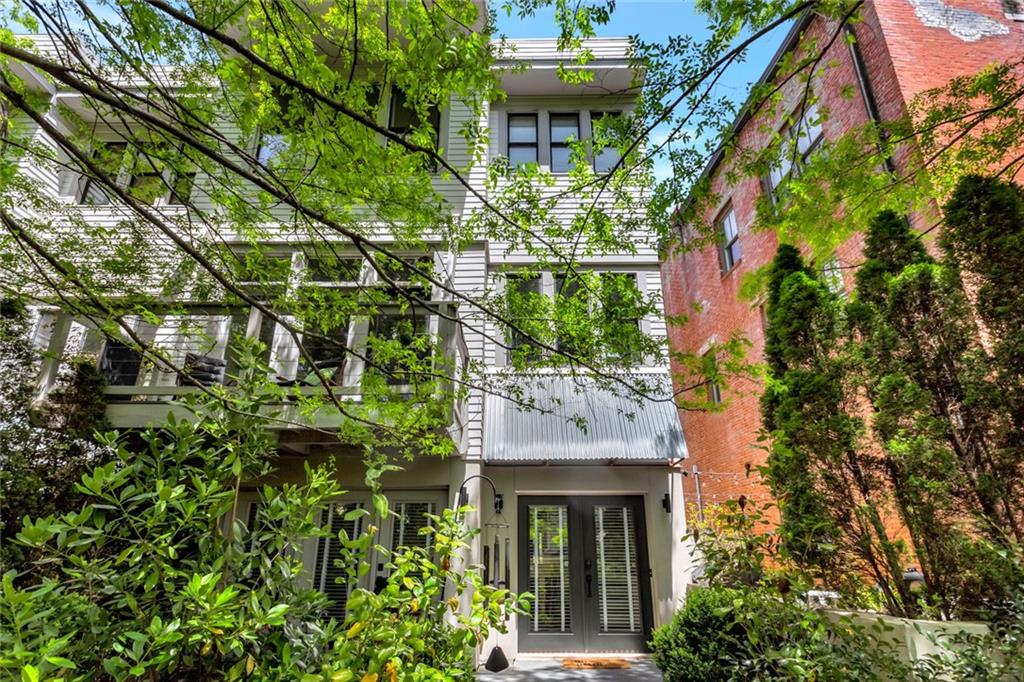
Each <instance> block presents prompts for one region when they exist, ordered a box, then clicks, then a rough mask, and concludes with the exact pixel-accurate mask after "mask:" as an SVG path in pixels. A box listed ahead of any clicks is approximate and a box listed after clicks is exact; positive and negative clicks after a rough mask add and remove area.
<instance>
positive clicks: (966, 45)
mask: <svg viewBox="0 0 1024 682" xmlns="http://www.w3.org/2000/svg"><path fill="white" fill-rule="evenodd" d="M948 1H949V4H950V5H951V6H953V7H957V8H962V9H973V10H976V11H978V12H984V13H985V14H986V15H988V16H989V17H991V18H993V19H998V20H1000V21H1001V22H1002V23H1003V24H1005V25H1006V26H1007V27H1008V28H1009V31H1008V33H1007V34H1006V35H1002V36H995V37H988V38H982V39H980V40H977V41H975V42H965V41H963V40H961V39H960V38H958V37H956V36H954V35H952V34H951V33H950V32H949V31H948V30H945V29H943V28H929V27H927V26H925V25H923V24H922V23H921V20H920V19H919V18H918V17H917V14H916V13H915V9H914V7H913V6H912V5H911V4H910V0H884V1H882V2H877V3H876V2H872V1H870V0H869V2H867V3H866V5H865V8H864V14H863V21H862V22H860V23H858V24H856V25H855V27H854V30H855V32H856V35H857V39H858V44H859V47H860V50H861V52H862V54H863V57H864V60H865V63H866V67H867V71H868V76H869V78H870V81H871V85H872V87H873V90H874V95H875V99H876V103H877V106H878V109H879V113H880V115H881V117H882V119H883V120H890V119H893V118H897V117H899V116H901V115H902V114H903V113H904V112H905V106H906V102H907V101H908V98H910V97H912V96H913V95H914V94H916V93H918V92H920V91H922V90H924V89H927V88H932V87H938V86H941V85H943V84H945V83H947V82H948V81H949V80H950V79H951V78H953V77H955V76H957V75H960V74H964V73H970V72H973V71H977V70H978V69H980V68H982V67H983V66H985V65H986V64H989V63H991V62H993V61H995V60H997V59H1003V60H1005V59H1007V58H1009V57H1010V56H1011V55H1017V56H1024V47H1022V43H1021V41H1022V40H1024V24H1022V23H1019V22H1018V23H1014V22H1012V21H1010V20H1009V19H1007V18H1006V17H1005V16H1003V12H1002V0H948ZM836 29H837V25H836V24H835V23H834V22H826V21H824V20H823V19H821V18H815V19H813V20H812V22H811V24H810V25H809V26H808V28H807V32H808V33H809V34H811V35H813V36H815V37H816V38H817V44H818V45H822V46H823V45H825V44H826V43H827V42H828V40H829V39H830V38H831V37H832V35H833V32H834V31H835V30H836ZM821 63H822V64H823V65H827V66H826V67H825V69H824V72H823V73H822V75H821V76H820V78H818V79H817V80H816V81H815V84H814V88H815V92H816V94H817V95H818V96H819V97H820V103H819V108H822V109H827V110H828V111H829V119H828V120H827V121H826V122H825V124H824V135H825V137H826V138H830V139H831V138H835V137H838V136H840V135H842V134H843V133H844V132H845V131H847V130H850V129H851V128H855V127H859V126H861V125H863V124H864V123H866V122H867V120H868V113H867V109H866V106H865V104H864V100H863V99H862V97H861V95H860V89H859V86H858V82H857V77H856V71H855V69H854V63H853V59H852V57H851V55H850V50H849V47H848V45H847V44H846V42H845V41H844V40H843V39H842V38H840V39H839V40H836V41H835V43H834V44H833V45H832V46H831V47H830V48H829V50H828V51H827V53H826V55H825V58H824V59H823V60H822V62H821ZM797 80H798V79H794V81H797ZM802 87H803V86H802V84H801V83H799V82H793V83H790V84H789V86H788V87H787V89H786V90H785V91H784V93H783V99H784V104H783V105H782V107H780V110H781V111H785V112H789V111H791V110H793V109H795V108H796V107H797V106H798V105H799V102H800V100H801V98H802V95H803V92H802ZM851 89H852V91H853V92H855V93H856V95H855V96H854V97H852V98H847V97H844V96H843V95H842V93H843V91H844V90H851ZM760 123H761V122H760V120H759V119H758V117H757V116H756V115H755V117H754V118H753V119H752V120H751V121H749V122H748V123H747V124H746V125H745V126H744V127H743V129H742V130H741V131H740V132H739V137H738V143H739V145H740V146H741V147H745V148H751V149H758V148H760V147H761V145H763V144H764V139H763V134H762V133H760V132H759V131H758V130H757V128H758V127H759V125H760ZM909 153H910V152H909V151H908V152H904V153H903V154H902V156H901V157H897V158H896V159H895V161H896V164H897V166H898V167H901V168H902V167H904V165H905V164H906V163H908V158H907V157H908V154H909ZM726 170H727V169H726V168H721V167H720V168H718V169H716V170H715V171H714V175H713V187H714V190H715V193H716V194H718V195H719V196H720V197H721V201H720V202H719V205H718V206H717V207H716V208H715V209H713V210H711V211H709V212H708V214H707V215H706V216H705V218H706V219H707V220H708V221H709V222H711V221H713V220H715V218H716V217H717V216H718V215H719V214H720V213H721V211H722V210H723V208H724V207H725V206H726V205H727V204H731V206H732V208H733V210H734V211H735V213H736V219H737V224H738V226H739V229H740V238H739V244H740V256H741V260H740V262H739V263H738V264H737V265H736V266H735V267H734V268H733V269H732V270H731V271H729V272H727V273H725V274H723V273H722V272H721V269H720V267H719V261H718V254H717V252H716V249H714V248H712V247H709V248H706V249H704V250H702V251H699V252H692V253H675V254H669V255H667V256H666V258H665V262H664V263H663V265H662V285H663V287H664V291H665V305H666V311H667V313H668V314H669V315H688V316H689V320H688V322H687V323H686V324H685V325H682V326H678V327H670V329H669V341H670V344H671V345H672V347H673V348H675V349H679V350H684V351H690V352H699V351H701V350H702V348H703V347H704V346H705V344H707V343H708V342H709V341H710V340H712V339H717V340H719V341H722V340H725V339H727V338H728V337H729V336H730V335H732V334H733V333H736V332H739V333H741V334H743V335H744V336H745V337H746V338H747V339H749V340H750V341H751V343H752V347H751V348H750V349H749V351H748V354H749V357H750V358H751V359H752V360H754V361H759V360H760V358H761V356H762V353H763V348H764V335H763V329H762V321H761V315H760V312H759V310H758V306H757V305H756V304H751V303H749V302H747V301H741V300H740V299H739V297H738V291H739V286H740V282H741V280H742V277H743V275H744V273H747V272H749V271H751V270H754V269H757V268H759V267H761V266H763V265H765V264H766V263H768V262H769V261H770V260H771V259H772V257H773V256H774V255H775V249H776V247H777V244H778V241H777V239H776V237H775V235H774V233H765V232H754V231H752V230H751V225H752V223H753V221H754V205H755V201H756V199H757V198H758V197H759V196H760V194H761V192H762V191H763V190H762V187H761V184H760V182H759V180H758V179H756V178H747V179H744V180H741V181H740V182H739V183H738V184H736V185H734V186H727V185H726V182H725V179H724V175H725V171H726ZM915 223H916V224H919V225H922V226H923V225H924V224H926V223H928V221H927V220H925V219H923V218H922V219H918V220H915ZM861 248H862V239H861V238H860V237H859V236H858V237H855V238H853V239H851V240H850V241H848V242H847V243H846V244H844V245H843V246H842V247H840V249H838V251H837V256H838V258H839V261H840V265H842V266H844V269H843V275H844V279H845V282H846V285H847V286H848V287H849V286H850V285H851V284H852V275H851V272H852V268H853V267H854V266H855V265H856V264H857V263H858V262H859V261H860V254H861ZM694 306H699V307H700V312H694ZM759 394H760V386H758V385H757V384H756V383H754V382H752V381H739V382H735V385H732V386H730V387H729V388H728V390H726V391H725V397H726V399H727V401H728V406H727V407H726V408H725V410H724V411H722V412H719V413H703V412H691V411H682V412H681V414H680V419H681V421H682V425H683V430H684V432H685V434H686V439H687V445H688V447H689V453H690V458H689V460H688V461H687V462H685V463H684V464H683V467H684V469H685V470H686V471H688V472H690V473H689V475H688V476H687V477H686V478H685V479H684V482H683V488H684V494H685V495H686V499H687V502H688V504H691V505H693V504H696V502H697V494H696V493H697V491H696V477H695V476H694V475H693V472H692V470H693V467H694V466H696V467H697V468H698V469H699V471H700V472H701V474H700V484H701V492H702V498H703V503H704V505H705V506H707V505H709V504H714V503H715V502H721V501H724V500H726V499H729V498H735V497H738V496H739V495H740V494H745V495H746V496H747V497H748V498H753V499H759V500H768V499H770V495H768V493H767V491H766V490H765V489H764V488H763V486H761V485H760V484H759V483H758V477H757V474H756V471H753V469H754V468H756V467H757V466H758V465H760V464H762V463H763V462H764V458H765V452H764V450H763V449H761V445H762V444H759V443H758V442H757V438H758V431H759V429H760V425H761V424H760V410H759V405H758V398H759ZM748 469H750V470H751V475H750V476H749V477H748V475H747V471H748Z"/></svg>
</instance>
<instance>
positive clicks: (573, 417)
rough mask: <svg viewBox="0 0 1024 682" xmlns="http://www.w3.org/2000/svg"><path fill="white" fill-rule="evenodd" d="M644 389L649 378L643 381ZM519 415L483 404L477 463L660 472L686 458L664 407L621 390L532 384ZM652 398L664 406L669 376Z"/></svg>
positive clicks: (491, 398) (577, 383) (496, 398)
mask: <svg viewBox="0 0 1024 682" xmlns="http://www.w3.org/2000/svg"><path fill="white" fill-rule="evenodd" d="M645 378H646V379H647V380H648V382H649V380H650V377H649V376H648V377H645ZM527 382H528V383H527V384H526V386H525V388H524V390H523V401H524V402H529V401H531V400H532V401H533V405H534V406H535V407H536V408H537V409H530V408H524V407H522V406H521V405H520V404H518V403H517V402H515V401H512V400H509V399H507V398H505V397H503V396H500V395H488V396H487V398H486V400H485V403H484V452H483V457H484V461H485V462H487V463H488V464H545V463H550V464H573V463H623V464H643V463H649V464H665V463H667V462H669V461H672V460H679V459H682V458H684V457H686V456H687V451H686V439H685V438H684V436H683V430H682V428H681V427H680V424H679V415H678V412H677V411H676V407H675V404H674V403H673V402H672V401H671V400H642V401H641V402H637V400H636V398H635V397H633V396H630V395H627V393H628V389H627V388H625V387H623V386H618V387H615V388H613V389H612V390H608V389H604V388H599V387H598V386H597V385H595V384H594V383H593V382H587V381H583V380H580V379H573V378H570V377H561V376H559V377H531V378H529V379H528V380H527ZM656 383H657V384H658V386H659V388H658V391H657V393H656V395H657V396H658V397H662V398H667V397H668V396H669V395H670V394H671V393H670V385H671V384H670V383H669V379H668V376H667V375H666V376H664V377H663V378H659V380H658V381H657V382H656Z"/></svg>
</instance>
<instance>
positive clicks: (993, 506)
mask: <svg viewBox="0 0 1024 682" xmlns="http://www.w3.org/2000/svg"><path fill="white" fill-rule="evenodd" d="M864 255H865V262H864V264H863V265H862V267H861V269H860V270H859V271H858V273H857V289H856V292H857V299H856V301H855V302H854V303H851V305H850V311H851V312H850V316H851V318H852V319H854V320H856V327H857V329H858V332H859V337H857V338H856V339H855V341H854V343H853V344H852V345H851V348H854V349H855V352H856V353H857V356H858V361H859V364H860V367H861V372H862V376H863V382H864V385H865V388H866V390H867V393H868V396H869V399H870V400H871V403H872V405H873V408H874V414H873V415H872V425H873V429H874V432H875V434H876V436H877V437H878V439H879V442H880V443H881V445H882V447H883V448H884V450H885V452H886V464H887V467H888V470H889V475H890V477H891V479H892V481H891V482H892V487H893V491H894V495H895V499H896V502H897V506H898V508H899V510H900V515H901V518H902V520H903V522H904V524H905V525H906V527H907V529H908V531H909V533H910V536H911V539H912V540H913V544H914V547H915V552H916V555H917V557H918V559H919V565H920V566H921V568H922V570H923V571H924V573H925V576H926V583H927V585H928V590H929V592H930V594H931V596H932V598H933V599H934V601H935V605H936V607H937V608H939V609H940V610H941V611H942V612H944V613H947V614H948V613H951V612H954V611H971V610H973V609H977V608H980V607H981V606H982V605H983V603H984V602H985V600H986V598H988V597H991V594H992V591H993V589H994V586H995V585H1001V586H1002V587H1003V588H1005V587H1007V583H1006V577H1005V576H1003V577H1002V578H998V577H997V576H994V575H991V574H987V573H986V572H985V571H986V569H989V568H994V567H995V566H997V565H998V564H999V563H1000V561H999V560H998V557H997V556H996V553H995V552H994V551H991V546H990V545H988V544H986V543H985V542H981V541H980V538H987V539H988V542H990V543H995V546H998V545H1002V544H1004V543H1005V542H1006V541H1007V540H1008V539H1009V538H1014V539H1017V540H1018V541H1019V538H1017V534H1018V533H1019V520H1018V517H1019V512H1018V511H1017V510H1016V506H1017V504H1016V502H1015V500H1016V499H1017V495H1016V494H1015V493H1014V492H1013V486H1014V483H1013V481H1014V480H1015V478H1016V472H1015V471H1014V470H1013V468H1012V467H1009V466H1007V464H1008V463H1007V462H1006V461H1005V457H1004V456H1002V455H1001V454H1000V448H999V445H998V441H999V440H1000V438H1001V436H1000V435H999V434H1001V433H1003V432H1005V431H1006V430H1008V429H1009V422H1008V420H1007V415H1006V412H1005V409H1004V407H1003V404H1002V403H1003V400H1002V397H1001V393H1000V391H999V390H998V388H997V386H996V385H995V384H994V383H993V382H992V380H991V363H990V358H989V356H988V354H987V353H986V352H985V351H984V349H983V348H982V346H981V343H980V341H979V338H980V333H979V332H980V330H979V329H978V327H977V325H976V324H975V319H976V317H975V314H974V311H973V310H972V307H971V305H970V303H969V301H968V297H967V295H966V294H965V292H964V290H963V287H962V285H961V280H960V276H959V274H958V273H957V272H956V271H955V270H953V269H950V268H948V267H945V266H944V265H942V264H939V263H936V262H935V260H934V259H933V258H932V257H931V256H930V255H929V254H928V252H927V250H926V249H925V247H924V244H923V242H922V240H921V238H920V237H919V236H918V235H917V234H916V233H915V232H914V231H913V230H912V228H911V227H910V225H909V223H908V222H907V220H905V219H904V218H902V217H900V216H898V215H897V214H895V213H892V212H883V213H880V214H879V215H878V216H877V217H876V218H875V220H874V221H873V222H872V225H871V229H870V231H869V232H868V235H867V239H866V242H865V250H864ZM979 536H980V538H979ZM986 555H987V559H983V558H982V557H984V556H986ZM995 589H999V588H995Z"/></svg>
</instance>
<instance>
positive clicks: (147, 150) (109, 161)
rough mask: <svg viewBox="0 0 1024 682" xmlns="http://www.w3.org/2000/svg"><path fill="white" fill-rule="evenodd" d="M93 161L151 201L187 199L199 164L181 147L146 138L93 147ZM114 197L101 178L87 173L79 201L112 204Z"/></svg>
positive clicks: (143, 199) (127, 188) (132, 192)
mask: <svg viewBox="0 0 1024 682" xmlns="http://www.w3.org/2000/svg"><path fill="white" fill-rule="evenodd" d="M92 158H93V162H94V163H95V164H96V166H97V167H99V169H100V170H101V171H102V172H103V173H104V174H105V175H107V176H108V177H109V178H111V179H112V180H113V181H114V183H115V184H116V185H117V187H119V188H121V189H124V190H125V191H127V192H128V193H129V194H130V195H131V196H132V197H134V198H135V199H137V200H139V201H141V202H143V203H147V204H151V203H153V202H154V201H156V200H157V199H166V200H167V203H168V204H172V205H182V204H185V203H187V201H188V198H189V196H190V195H191V193H192V187H193V185H194V183H195V177H196V167H195V165H194V164H193V163H192V162H191V161H190V160H189V159H188V158H187V157H186V155H185V153H184V152H183V150H182V149H181V148H173V147H170V146H168V145H165V144H160V143H159V142H157V143H151V144H150V143H143V142H135V141H133V142H131V143H129V142H127V141H117V142H107V143H102V144H99V145H98V146H97V148H96V149H94V150H93V156H92ZM111 201H112V197H111V196H110V194H109V193H108V192H107V190H105V189H103V187H102V183H101V182H100V181H99V179H98V178H93V177H90V176H88V175H86V176H83V180H82V184H81V185H80V189H79V193H78V202H79V203H80V204H88V205H92V206H105V205H107V204H110V203H111Z"/></svg>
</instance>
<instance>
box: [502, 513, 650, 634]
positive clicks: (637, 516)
mask: <svg viewBox="0 0 1024 682" xmlns="http://www.w3.org/2000/svg"><path fill="white" fill-rule="evenodd" d="M531 505H562V506H565V507H566V509H567V514H568V518H567V522H568V529H569V575H570V586H569V596H570V604H571V609H570V623H571V628H570V630H571V631H570V632H568V633H550V632H543V633H540V632H537V633H535V632H531V631H530V616H529V615H521V616H519V619H518V627H519V650H520V651H521V652H524V653H529V652H598V651H644V650H646V643H647V640H648V639H650V630H651V623H652V621H653V618H652V609H651V571H650V561H649V559H648V554H647V527H646V523H645V521H646V519H645V518H644V500H643V497H641V496H639V495H636V496H627V495H614V496H613V495H571V496H570V495H526V496H520V497H519V500H518V508H517V514H518V529H519V530H518V534H519V537H518V539H517V544H516V547H517V549H518V552H519V557H518V560H517V565H518V585H517V590H518V591H519V592H529V591H531V585H530V584H529V583H530V579H529V576H530V554H529V528H530V519H529V507H530V506H531ZM602 505H608V506H628V507H631V508H632V510H633V518H634V525H635V531H636V537H635V540H636V542H637V571H638V578H639V580H638V584H639V586H640V616H641V619H642V621H641V622H642V628H641V632H640V633H639V634H628V633H627V634H621V633H601V632H600V625H599V624H600V620H599V614H598V598H597V584H596V583H597V572H596V564H597V556H596V555H597V552H596V543H595V528H594V525H595V521H594V507H595V506H602ZM588 562H589V563H588ZM587 575H589V576H590V578H591V579H590V585H589V587H590V592H589V596H588V591H587V588H588V585H587V580H586V576H587Z"/></svg>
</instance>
